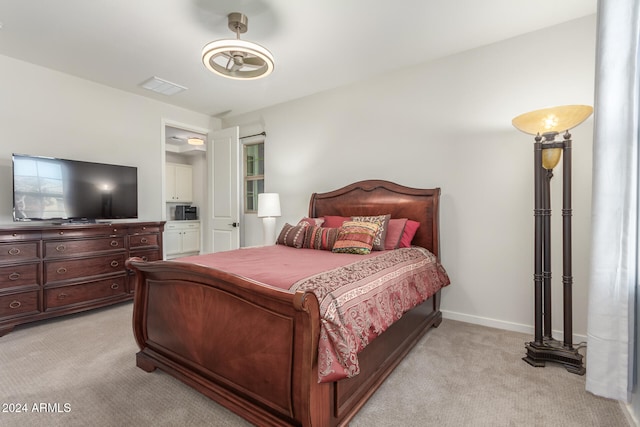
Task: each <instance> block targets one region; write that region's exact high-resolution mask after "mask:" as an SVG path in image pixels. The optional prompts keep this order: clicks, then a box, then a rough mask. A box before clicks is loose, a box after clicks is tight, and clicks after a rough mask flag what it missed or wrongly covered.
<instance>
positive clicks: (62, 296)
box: [58, 292, 69, 299]
mask: <svg viewBox="0 0 640 427" xmlns="http://www.w3.org/2000/svg"><path fill="white" fill-rule="evenodd" d="M68 296H69V295H67V294H65V293H64V292H62V293H59V294H58V299H65V298H66V297H68Z"/></svg>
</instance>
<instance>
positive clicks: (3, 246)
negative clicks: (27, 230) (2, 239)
mask: <svg viewBox="0 0 640 427" xmlns="http://www.w3.org/2000/svg"><path fill="white" fill-rule="evenodd" d="M38 258H40V242H24V243H18V242H15V243H0V263H8V262H21V261H29V260H32V259H38Z"/></svg>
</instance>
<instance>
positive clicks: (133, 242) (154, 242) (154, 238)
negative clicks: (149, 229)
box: [129, 234, 160, 250]
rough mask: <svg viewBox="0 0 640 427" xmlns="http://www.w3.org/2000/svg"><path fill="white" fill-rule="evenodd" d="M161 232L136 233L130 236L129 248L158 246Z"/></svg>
mask: <svg viewBox="0 0 640 427" xmlns="http://www.w3.org/2000/svg"><path fill="white" fill-rule="evenodd" d="M159 242H160V240H159V234H136V235H133V236H129V249H130V250H133V249H134V248H140V247H144V246H158V244H159Z"/></svg>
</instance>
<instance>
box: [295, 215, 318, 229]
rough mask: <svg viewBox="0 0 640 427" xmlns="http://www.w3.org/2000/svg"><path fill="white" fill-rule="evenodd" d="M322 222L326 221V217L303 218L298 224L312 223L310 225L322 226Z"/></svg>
mask: <svg viewBox="0 0 640 427" xmlns="http://www.w3.org/2000/svg"><path fill="white" fill-rule="evenodd" d="M322 223H324V218H322V217H321V218H308V217H305V218H302V219H301V220H300V221H299V222H298V225H310V226H314V225H315V226H316V227H320V226H321V225H322Z"/></svg>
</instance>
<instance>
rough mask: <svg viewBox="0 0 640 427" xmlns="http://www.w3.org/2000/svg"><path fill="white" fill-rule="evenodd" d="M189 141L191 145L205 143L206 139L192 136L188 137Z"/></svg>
mask: <svg viewBox="0 0 640 427" xmlns="http://www.w3.org/2000/svg"><path fill="white" fill-rule="evenodd" d="M187 143H188V144H189V145H204V141H203V140H202V138H198V137H195V136H192V137H191V138H187Z"/></svg>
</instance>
